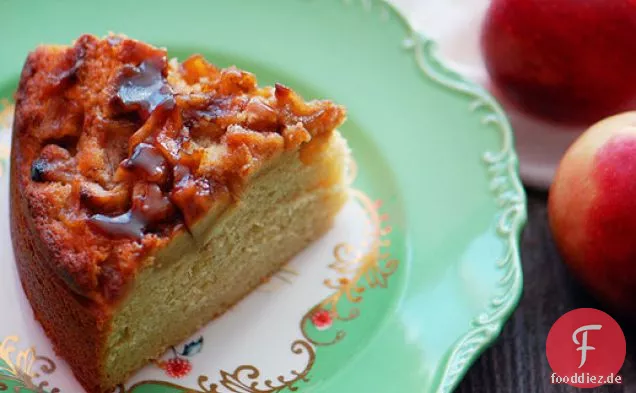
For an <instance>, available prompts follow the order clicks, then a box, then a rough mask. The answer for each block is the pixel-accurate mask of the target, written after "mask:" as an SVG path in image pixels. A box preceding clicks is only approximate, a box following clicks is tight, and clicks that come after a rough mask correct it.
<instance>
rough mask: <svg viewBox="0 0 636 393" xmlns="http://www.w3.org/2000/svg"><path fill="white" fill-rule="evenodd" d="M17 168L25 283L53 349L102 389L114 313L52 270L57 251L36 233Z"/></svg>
mask: <svg viewBox="0 0 636 393" xmlns="http://www.w3.org/2000/svg"><path fill="white" fill-rule="evenodd" d="M14 147H15V145H14ZM16 151H17V150H16ZM14 156H15V155H14ZM17 169H18V167H17V166H14V167H13V170H12V172H11V183H12V187H11V194H10V203H11V209H10V212H11V213H10V214H11V232H12V234H13V236H12V238H13V249H14V253H15V259H16V262H17V268H18V272H19V275H20V280H21V281H22V287H23V288H24V291H25V294H26V296H27V298H28V299H29V302H30V304H31V306H32V308H33V311H34V315H35V318H36V319H37V320H38V321H39V322H40V324H41V325H42V327H43V328H44V331H45V332H46V334H47V336H48V337H49V338H50V339H51V342H52V344H53V348H54V349H55V352H56V353H57V354H58V355H61V356H63V357H64V358H65V359H66V361H67V362H68V363H69V365H70V366H71V369H72V370H73V372H74V373H75V375H76V377H77V379H78V380H79V381H80V382H81V384H82V385H83V386H84V387H85V388H86V390H87V391H88V392H99V393H101V392H102V391H103V389H102V388H103V387H101V386H100V381H101V379H102V377H101V369H102V359H103V354H102V353H101V352H102V350H103V343H105V342H106V338H107V334H108V326H109V324H108V320H109V317H110V316H109V315H108V314H107V311H105V310H104V309H103V308H102V307H99V306H98V305H97V304H95V303H93V302H90V301H88V300H87V299H85V298H83V297H80V296H78V295H77V294H76V293H75V292H73V291H71V290H70V288H69V287H68V285H67V284H66V282H65V281H64V280H62V279H60V277H59V275H58V274H57V272H55V271H54V270H53V268H54V267H53V265H52V264H50V263H49V261H50V260H51V259H52V258H53V255H52V253H51V252H50V251H49V250H48V249H47V247H46V246H45V245H44V243H42V242H40V241H38V239H37V237H34V236H33V233H34V231H35V230H36V228H35V220H33V219H32V218H31V217H30V216H29V208H28V206H27V205H28V204H27V202H26V200H25V199H24V198H23V197H22V195H21V193H20V192H19V189H18V188H17V187H15V186H14V185H15V184H16V183H14V181H15V180H17V179H18V173H17V172H18V171H17ZM69 321H73V323H69Z"/></svg>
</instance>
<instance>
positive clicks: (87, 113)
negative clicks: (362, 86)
mask: <svg viewBox="0 0 636 393" xmlns="http://www.w3.org/2000/svg"><path fill="white" fill-rule="evenodd" d="M344 117H345V112H344V109H343V108H342V107H339V106H337V105H334V104H332V103H331V102H328V101H314V102H304V101H303V100H302V99H301V98H300V97H299V96H298V95H296V94H295V93H294V92H293V91H291V90H290V89H288V88H286V87H284V86H282V85H276V86H275V87H272V88H260V87H258V86H257V84H256V79H255V78H254V76H253V75H252V74H250V73H247V72H244V71H241V70H238V69H236V68H233V67H231V68H228V69H218V68H217V67H215V66H213V65H211V64H209V63H207V62H206V61H205V60H204V59H203V58H202V57H200V56H197V55H195V56H192V57H191V58H189V59H187V60H186V61H184V62H183V63H182V64H178V63H176V62H170V63H168V62H167V60H166V52H165V51H163V50H161V49H157V48H154V47H151V46H149V45H146V44H144V43H141V42H138V41H134V40H131V39H128V38H125V37H121V36H109V37H107V38H105V39H98V38H96V37H94V36H91V35H84V36H82V37H80V38H79V39H78V40H77V41H76V42H75V44H74V45H73V46H71V47H51V46H47V47H40V48H38V49H36V50H35V51H34V52H33V53H31V54H30V55H29V57H28V58H27V61H26V63H25V65H24V69H23V72H22V77H21V80H20V85H19V88H18V91H17V94H16V114H15V123H14V144H13V157H12V167H13V168H14V169H13V170H14V172H13V173H14V175H15V176H14V177H13V178H12V189H13V190H14V191H15V192H16V197H15V201H16V202H17V201H21V203H23V204H24V208H23V209H21V210H18V212H17V213H16V214H23V215H24V216H25V217H17V218H16V221H17V222H21V221H22V220H24V219H25V218H26V219H29V220H31V223H30V226H29V228H31V229H30V230H29V233H30V235H31V236H34V238H36V239H37V242H41V246H42V248H43V249H45V250H46V251H47V253H49V255H47V258H45V260H40V263H47V264H49V266H48V268H49V270H50V271H52V272H56V274H57V275H58V276H59V277H60V278H61V279H62V280H64V282H65V283H66V285H68V287H69V288H72V289H73V291H74V292H75V293H76V294H80V295H81V296H83V297H86V298H89V299H90V300H92V301H93V302H95V303H96V304H101V305H103V306H104V307H105V308H104V309H108V307H106V305H108V304H112V303H113V302H116V301H117V300H119V299H121V297H122V295H123V294H124V293H125V288H126V285H127V283H129V281H130V279H131V278H132V277H133V276H134V274H135V273H136V271H137V270H138V269H139V267H140V266H139V263H140V261H141V260H143V259H144V257H146V256H147V255H149V254H151V253H152V252H153V251H155V250H157V249H158V248H160V247H162V246H163V245H165V244H166V242H168V241H169V240H170V239H171V237H172V236H174V235H175V233H178V232H182V231H187V230H188V228H189V227H191V226H192V225H193V224H194V223H195V222H196V221H197V220H198V219H199V218H200V217H201V216H202V215H203V214H204V213H205V212H206V211H207V210H208V209H209V207H210V206H211V205H212V204H214V203H217V202H218V201H231V200H233V199H236V198H238V197H239V195H240V192H241V188H242V185H243V184H244V183H245V181H246V180H247V179H248V178H249V176H250V175H251V174H252V173H254V171H256V170H258V168H259V167H260V166H262V165H263V164H264V163H266V162H268V160H271V159H273V158H274V157H275V156H276V155H278V154H280V153H281V152H283V151H285V150H290V149H297V148H299V147H300V146H301V145H302V144H304V143H306V142H308V141H309V140H311V139H312V138H314V137H319V136H322V135H324V134H328V133H330V132H331V131H332V130H333V129H334V128H336V127H337V126H339V125H340V124H341V123H342V122H343V121H344ZM14 225H15V223H14ZM16 231H17V229H16ZM22 231H23V229H22ZM18 232H19V233H21V232H20V231H18ZM19 259H20V258H19Z"/></svg>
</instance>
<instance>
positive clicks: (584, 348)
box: [572, 325, 603, 368]
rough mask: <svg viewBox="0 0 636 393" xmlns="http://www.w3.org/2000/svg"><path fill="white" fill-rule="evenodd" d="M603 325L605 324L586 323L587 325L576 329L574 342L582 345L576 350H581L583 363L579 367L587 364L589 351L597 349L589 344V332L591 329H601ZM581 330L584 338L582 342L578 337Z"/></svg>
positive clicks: (573, 337) (573, 336)
mask: <svg viewBox="0 0 636 393" xmlns="http://www.w3.org/2000/svg"><path fill="white" fill-rule="evenodd" d="M602 327H603V326H601V325H586V326H581V327H580V328H578V329H576V330H575V331H574V334H573V335H572V341H574V344H576V345H580V347H578V348H577V349H576V350H577V351H581V364H580V365H579V368H581V367H583V365H584V364H585V361H586V360H587V351H593V350H595V349H596V348H594V347H590V346H588V345H587V332H588V331H589V330H601V328H602ZM581 332H583V340H581V341H582V343H581V342H579V340H578V339H577V337H576V336H578V335H579V333H581Z"/></svg>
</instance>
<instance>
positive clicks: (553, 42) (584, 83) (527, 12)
mask: <svg viewBox="0 0 636 393" xmlns="http://www.w3.org/2000/svg"><path fill="white" fill-rule="evenodd" d="M481 49H482V54H483V57H484V61H485V65H486V69H487V70H488V73H489V75H490V78H491V80H492V82H493V84H494V87H495V89H496V90H497V91H498V92H499V93H500V94H501V96H502V97H501V98H502V100H503V101H504V102H510V103H511V104H513V105H514V106H515V107H517V108H518V109H520V110H521V111H523V112H525V113H528V114H531V115H536V116H538V117H540V118H543V119H546V120H550V121H553V122H559V123H564V124H570V125H580V124H585V125H589V124H591V123H593V122H596V121H599V120H601V119H602V118H604V117H606V116H610V115H614V114H616V113H620V112H622V111H625V110H631V109H636V1H633V0H593V1H590V0H492V3H491V5H490V8H489V9H488V11H487V13H486V17H485V20H484V24H483V27H482V36H481Z"/></svg>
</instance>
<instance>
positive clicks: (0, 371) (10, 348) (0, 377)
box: [0, 336, 60, 393]
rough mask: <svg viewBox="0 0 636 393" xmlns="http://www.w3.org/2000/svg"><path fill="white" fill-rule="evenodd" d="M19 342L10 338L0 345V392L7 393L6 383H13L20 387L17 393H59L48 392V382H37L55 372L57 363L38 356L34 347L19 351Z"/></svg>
mask: <svg viewBox="0 0 636 393" xmlns="http://www.w3.org/2000/svg"><path fill="white" fill-rule="evenodd" d="M18 341H20V338H19V337H18V336H9V337H6V338H5V339H4V340H3V341H2V343H0V361H2V363H0V391H7V390H8V389H9V385H7V384H6V383H7V382H13V383H17V384H18V385H20V386H17V387H15V388H14V391H15V392H21V391H22V390H23V389H29V390H30V391H32V392H36V393H45V392H47V391H48V392H49V393H59V392H60V390H59V389H58V388H53V389H51V390H48V386H49V383H48V382H47V381H40V382H39V383H38V382H36V379H38V378H40V377H41V376H43V375H49V374H52V373H54V372H55V369H56V368H57V367H56V365H55V362H54V361H53V360H51V359H49V358H47V357H44V356H39V355H37V353H36V352H35V348H34V347H29V348H27V349H24V350H18V348H17V347H16V345H17V343H18ZM45 389H47V390H45Z"/></svg>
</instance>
